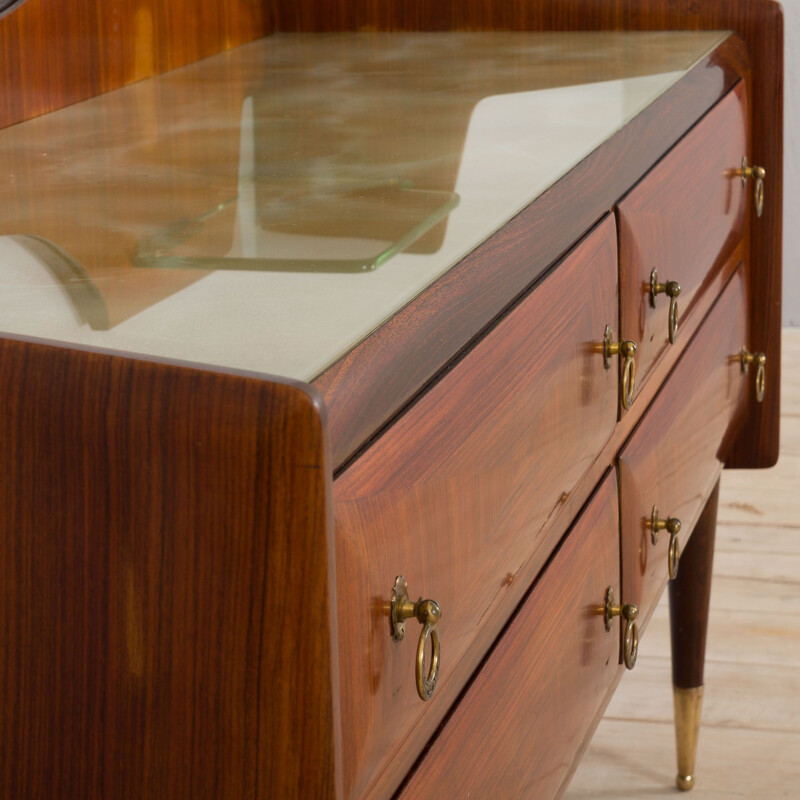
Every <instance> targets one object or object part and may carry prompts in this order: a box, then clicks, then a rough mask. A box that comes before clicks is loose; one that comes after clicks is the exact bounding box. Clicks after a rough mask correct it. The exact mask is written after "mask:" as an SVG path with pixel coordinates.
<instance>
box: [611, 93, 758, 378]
mask: <svg viewBox="0 0 800 800" xmlns="http://www.w3.org/2000/svg"><path fill="white" fill-rule="evenodd" d="M748 119H749V117H748V111H747V98H746V95H745V83H744V81H742V82H740V83H739V84H737V86H736V88H735V89H734V90H733V91H732V92H731V93H730V94H729V95H728V96H727V97H725V99H724V100H722V101H721V102H720V103H719V105H718V106H717V107H715V108H714V109H713V110H712V111H710V112H709V113H708V115H707V116H706V117H705V118H704V119H703V120H702V121H701V122H700V123H699V124H698V125H697V126H696V127H695V128H694V129H693V130H692V131H691V132H690V133H689V134H687V136H686V137H685V138H684V139H682V140H681V141H680V142H679V143H678V144H677V145H676V146H675V147H674V148H673V149H672V150H671V151H670V152H669V154H668V155H667V156H666V157H665V158H664V159H663V160H662V161H660V162H659V163H658V164H657V165H656V166H655V167H654V168H653V169H652V170H651V171H650V172H649V173H648V174H647V175H646V176H645V177H644V178H643V180H642V181H641V182H640V183H639V184H638V185H637V186H636V187H635V188H634V189H633V190H632V191H631V193H630V194H629V195H628V196H627V197H625V198H624V199H623V200H622V201H621V202H620V203H619V205H618V206H617V210H616V213H617V225H618V231H619V260H620V319H621V322H620V329H621V331H622V336H623V338H625V339H633V340H634V341H635V342H637V343H638V345H639V349H638V350H637V352H636V383H637V387H638V390H641V387H642V386H643V385H644V384H645V383H646V381H647V377H648V373H649V370H650V367H651V365H652V364H653V361H654V360H655V359H656V358H657V357H658V355H659V354H660V353H661V352H662V351H663V350H664V348H666V347H670V346H672V347H681V346H683V345H684V344H685V343H686V342H685V337H683V336H681V328H680V325H679V327H678V336H677V337H676V341H675V343H674V344H673V345H670V343H669V338H668V316H669V308H670V299H669V297H667V296H666V295H665V294H659V295H657V296H656V300H655V307H653V306H652V304H651V295H650V273H651V270H653V269H654V268H655V269H656V270H657V272H658V280H659V282H661V283H666V282H667V281H677V282H678V283H679V284H680V287H681V292H680V296H679V297H678V298H677V299H678V307H679V310H680V313H679V319H680V320H681V321H685V320H686V319H687V318H688V317H689V316H690V315H691V314H692V312H693V311H694V307H695V305H696V302H697V299H698V296H699V295H700V294H702V293H703V292H704V291H706V290H707V287H708V286H709V285H711V284H712V283H713V282H714V278H715V275H716V273H717V272H718V271H719V270H722V269H725V268H727V269H728V270H729V272H728V274H727V275H724V276H723V280H727V279H728V278H729V277H730V274H731V273H732V271H733V269H734V268H735V266H736V264H735V263H734V262H732V261H730V258H729V257H730V253H731V251H732V250H733V248H734V246H735V245H736V244H737V243H738V242H739V240H740V239H741V238H742V236H743V235H744V226H745V220H746V215H745V211H746V209H747V206H748V199H749V198H750V197H752V192H753V186H752V181H749V182H748V184H747V186H743V185H742V179H741V177H739V176H737V175H736V174H735V173H736V170H737V169H739V168H740V167H741V163H742V157H743V156H746V157H747V159H748V162H749V163H752V160H753V159H752V155H751V154H750V153H749V149H748V143H747V121H748Z"/></svg>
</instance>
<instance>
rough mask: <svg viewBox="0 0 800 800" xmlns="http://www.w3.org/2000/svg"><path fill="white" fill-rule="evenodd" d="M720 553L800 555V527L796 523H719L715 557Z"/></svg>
mask: <svg viewBox="0 0 800 800" xmlns="http://www.w3.org/2000/svg"><path fill="white" fill-rule="evenodd" d="M719 553H762V554H768V555H771V556H776V555H777V556H780V555H792V556H796V555H800V527H795V526H794V525H772V524H770V523H769V522H766V523H764V524H763V525H746V524H741V523H720V524H719V525H717V540H716V545H715V556H714V557H715V559H716V556H717V555H718V554H719Z"/></svg>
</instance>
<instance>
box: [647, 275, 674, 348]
mask: <svg viewBox="0 0 800 800" xmlns="http://www.w3.org/2000/svg"><path fill="white" fill-rule="evenodd" d="M680 293H681V285H680V284H679V283H678V282H677V281H667V282H666V283H659V282H658V271H657V270H656V268H655V267H653V271H652V272H651V273H650V306H651V307H652V308H655V307H656V297H657V296H658V295H660V294H665V295H666V296H667V297H669V318H668V320H667V332H668V333H669V343H670V344H675V339H676V337H677V336H678V295H679V294H680Z"/></svg>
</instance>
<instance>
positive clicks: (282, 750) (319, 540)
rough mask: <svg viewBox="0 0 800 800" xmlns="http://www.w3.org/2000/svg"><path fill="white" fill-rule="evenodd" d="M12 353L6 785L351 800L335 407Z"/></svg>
mask: <svg viewBox="0 0 800 800" xmlns="http://www.w3.org/2000/svg"><path fill="white" fill-rule="evenodd" d="M0 365H1V366H0V409H2V411H0V437H2V441H3V447H2V449H0V474H1V475H2V481H0V509H1V510H0V514H1V515H2V530H3V535H2V537H0V565H2V566H1V567H0V569H1V570H2V592H1V593H0V619H2V625H0V687H1V688H0V692H2V704H1V707H2V712H0V713H2V723H1V724H0V795H2V796H3V797H8V798H12V797H13V798H45V797H49V798H57V797H58V798H67V797H70V798H73V797H74V798H79V797H80V798H98V800H99V798H111V797H113V798H131V800H133V799H134V798H135V799H136V800H141V798H145V797H149V798H156V797H159V798H162V797H163V798H166V797H192V798H208V799H209V800H211V799H212V798H213V799H214V800H217V799H218V798H231V799H233V798H237V799H238V798H242V797H262V798H263V797H270V798H278V797H280V798H289V797H293V798H300V797H314V798H317V797H325V798H337V797H339V793H338V792H337V789H336V780H337V777H336V776H337V774H338V753H337V750H336V741H337V735H338V709H337V705H336V702H335V701H334V699H333V696H334V695H333V685H334V683H335V682H336V681H337V680H338V674H337V667H336V661H335V656H334V655H332V654H333V653H335V650H334V649H333V648H332V647H331V638H332V637H333V636H335V625H334V624H333V623H332V622H331V607H330V603H331V597H330V595H331V594H332V591H331V583H330V580H331V578H332V569H333V563H332V557H333V553H332V550H331V548H330V547H329V545H328V541H329V519H328V511H327V507H326V493H327V491H328V488H329V484H330V478H329V472H330V465H329V463H326V458H325V453H324V446H323V444H324V430H323V419H322V417H321V413H320V407H319V404H318V399H317V398H316V397H315V396H314V395H313V394H309V393H308V391H307V390H306V389H303V388H301V387H298V386H293V385H288V384H285V383H273V382H266V381H264V380H261V379H256V378H252V377H247V376H243V375H232V374H222V373H212V372H204V371H200V370H196V369H189V368H185V367H178V366H172V365H168V364H162V363H148V362H144V361H137V360H133V359H130V358H124V357H119V356H110V355H105V354H101V353H90V352H83V351H77V350H65V349H61V348H56V347H51V346H46V345H44V344H40V343H35V342H25V341H20V340H13V339H3V340H0ZM308 753H313V758H307V757H306V756H307V754H308Z"/></svg>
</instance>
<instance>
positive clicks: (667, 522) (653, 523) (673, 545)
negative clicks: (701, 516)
mask: <svg viewBox="0 0 800 800" xmlns="http://www.w3.org/2000/svg"><path fill="white" fill-rule="evenodd" d="M649 527H650V540H651V541H652V542H653V544H658V533H659V531H664V530H665V531H667V533H668V534H669V552H668V554H667V571H668V572H669V579H670V580H671V581H674V580H675V578H677V577H678V562H679V561H680V559H681V545H680V542H679V541H678V534H679V533H680V530H681V521H680V520H679V519H678V518H677V517H667V518H666V519H660V518H659V516H658V508H656V506H653V511H652V513H651V514H650V522H649Z"/></svg>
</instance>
